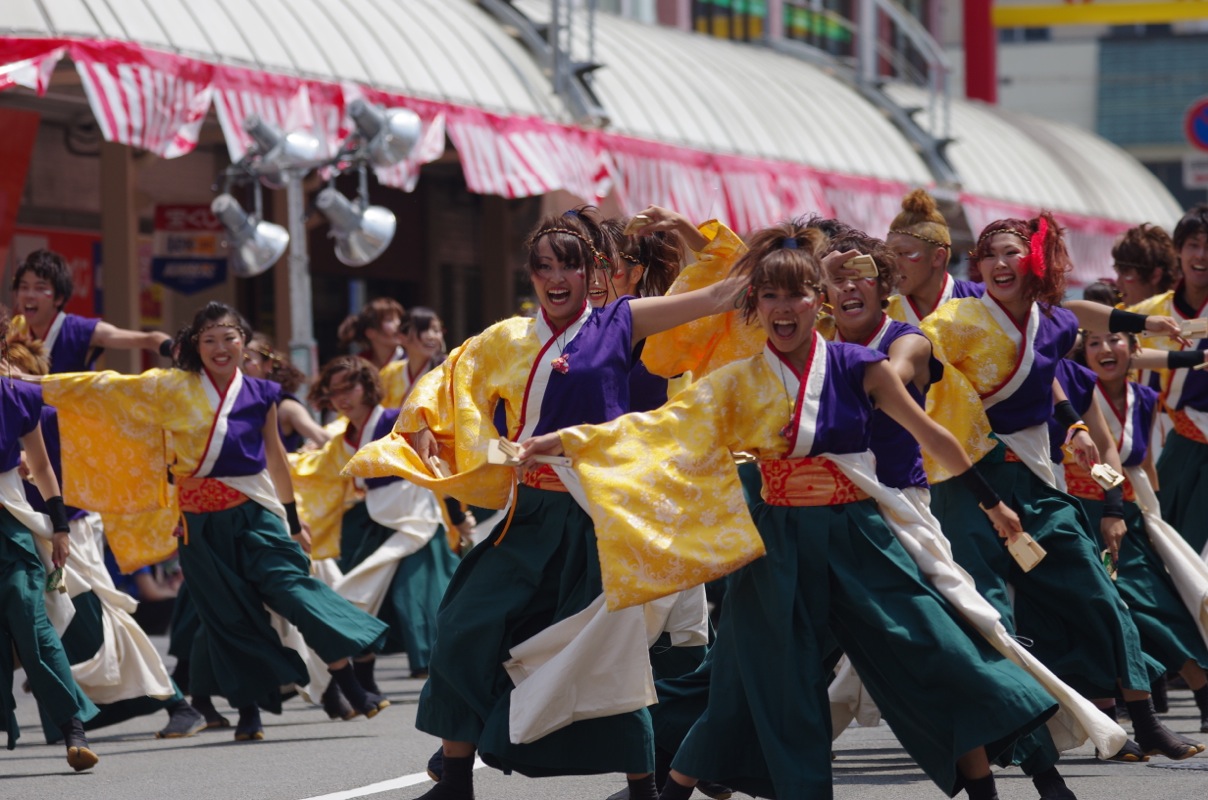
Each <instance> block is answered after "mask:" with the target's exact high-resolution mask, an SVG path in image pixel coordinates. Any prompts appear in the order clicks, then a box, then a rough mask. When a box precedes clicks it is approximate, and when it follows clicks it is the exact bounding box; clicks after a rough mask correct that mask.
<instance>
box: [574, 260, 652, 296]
mask: <svg viewBox="0 0 1208 800" xmlns="http://www.w3.org/2000/svg"><path fill="white" fill-rule="evenodd" d="M618 258H620V256H618ZM642 271H643V270H642V267H641V266H640V265H638V264H631V263H629V262H628V261H622V262H620V264H619V265H618V266H615V267H613V268H612V269H593V270H592V271H591V280H590V281H589V282H588V284H587V299H588V300H589V301H591V304H592V305H593V306H595V307H596V308H603V307H604V306H606V305H608V304H609V303H613V302H615V301H616V300H617V298H620V297H625V296H626V295H633V296H635V297H636V296H637V293H638V284H639V283H641V282H642Z"/></svg>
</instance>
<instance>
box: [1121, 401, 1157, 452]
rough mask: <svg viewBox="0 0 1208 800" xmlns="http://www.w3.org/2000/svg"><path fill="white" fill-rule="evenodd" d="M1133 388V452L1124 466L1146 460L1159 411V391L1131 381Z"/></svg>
mask: <svg viewBox="0 0 1208 800" xmlns="http://www.w3.org/2000/svg"><path fill="white" fill-rule="evenodd" d="M1129 385H1130V387H1131V388H1132V390H1133V392H1134V395H1133V403H1132V408H1131V409H1130V411H1131V412H1132V423H1133V425H1132V427H1133V429H1132V452H1130V453H1129V454H1128V458H1126V459H1125V460H1124V466H1126V467H1135V466H1137V465H1139V464H1140V463H1141V462H1142V461H1144V460H1145V454H1146V453H1147V452H1149V435H1150V434H1151V433H1152V432H1153V420H1154V415H1155V414H1156V413H1157V411H1158V393H1157V392H1156V391H1154V390H1153V389H1151V388H1150V387H1148V386H1144V385H1142V384H1139V383H1130V384H1129Z"/></svg>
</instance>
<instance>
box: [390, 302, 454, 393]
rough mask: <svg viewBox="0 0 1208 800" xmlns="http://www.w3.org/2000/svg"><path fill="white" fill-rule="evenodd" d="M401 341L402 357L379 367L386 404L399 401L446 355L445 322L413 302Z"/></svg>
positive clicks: (404, 323)
mask: <svg viewBox="0 0 1208 800" xmlns="http://www.w3.org/2000/svg"><path fill="white" fill-rule="evenodd" d="M401 341H402V348H403V353H404V356H403V358H401V359H396V360H394V361H391V362H390V363H389V364H386V365H384V366H382V367H381V380H382V387H383V391H384V395H383V397H382V405H383V406H385V407H386V408H392V409H397V408H398V407H399V406H400V405H402V403H403V400H405V399H407V395H408V394H409V393H410V392H411V387H413V386H415V382H416V381H418V380H419V379H420V378H422V377H423V376H424V375H426V374H428V373H429V372H431V371H432V369H433V368H435V367H436V366H437V365H438V364H440V362H441V361H443V360H444V358H445V326H444V324H442V323H441V321H440V317H438V316H437V315H436V312H435V311H433V310H432V309H430V308H425V307H423V306H416V307H415V308H413V309H411V311H410V312H408V313H407V314H406V316H405V317H404V320H403V326H402V340H401Z"/></svg>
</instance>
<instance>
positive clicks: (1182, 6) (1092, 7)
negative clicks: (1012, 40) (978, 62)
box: [993, 0, 1208, 28]
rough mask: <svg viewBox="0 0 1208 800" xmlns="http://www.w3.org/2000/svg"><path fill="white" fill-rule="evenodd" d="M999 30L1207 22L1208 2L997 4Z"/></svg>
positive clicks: (1201, 0)
mask: <svg viewBox="0 0 1208 800" xmlns="http://www.w3.org/2000/svg"><path fill="white" fill-rule="evenodd" d="M993 15H994V17H993V18H994V27H996V28H1048V27H1051V26H1054V25H1164V24H1168V23H1171V22H1188V21H1192V20H1208V2H1204V0H1182V2H1151V3H1130V2H1113V0H1106V2H1102V1H1101V2H1072V3H1071V2H1064V3H1026V4H1024V3H1021V4H1014V3H1012V4H1003V3H995V4H994V9H993Z"/></svg>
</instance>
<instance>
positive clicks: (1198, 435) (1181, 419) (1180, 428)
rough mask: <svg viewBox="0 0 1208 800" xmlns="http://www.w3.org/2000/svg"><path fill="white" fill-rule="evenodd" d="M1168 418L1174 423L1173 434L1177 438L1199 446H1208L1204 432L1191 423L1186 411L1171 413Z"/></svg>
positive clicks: (1207, 439)
mask: <svg viewBox="0 0 1208 800" xmlns="http://www.w3.org/2000/svg"><path fill="white" fill-rule="evenodd" d="M1170 418H1171V420H1173V421H1174V432H1175V433H1177V434H1178V435H1179V436H1182V437H1183V438H1184V439H1190V440H1191V441H1193V442H1199V443H1200V444H1208V438H1205V437H1204V432H1203V431H1202V430H1200V427H1199V426H1198V425H1196V424H1195V423H1194V422H1192V421H1191V417H1189V416H1187V412H1186V411H1171V412H1170Z"/></svg>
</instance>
